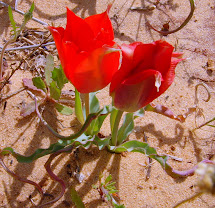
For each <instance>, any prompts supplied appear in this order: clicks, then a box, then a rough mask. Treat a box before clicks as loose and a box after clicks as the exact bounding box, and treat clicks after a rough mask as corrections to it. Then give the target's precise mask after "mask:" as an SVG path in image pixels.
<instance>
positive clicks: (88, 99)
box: [84, 93, 90, 118]
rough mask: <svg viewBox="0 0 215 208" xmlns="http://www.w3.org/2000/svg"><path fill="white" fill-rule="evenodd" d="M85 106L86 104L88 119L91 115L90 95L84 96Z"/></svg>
mask: <svg viewBox="0 0 215 208" xmlns="http://www.w3.org/2000/svg"><path fill="white" fill-rule="evenodd" d="M84 104H85V111H86V118H87V117H88V115H89V114H90V97H89V93H85V94H84Z"/></svg>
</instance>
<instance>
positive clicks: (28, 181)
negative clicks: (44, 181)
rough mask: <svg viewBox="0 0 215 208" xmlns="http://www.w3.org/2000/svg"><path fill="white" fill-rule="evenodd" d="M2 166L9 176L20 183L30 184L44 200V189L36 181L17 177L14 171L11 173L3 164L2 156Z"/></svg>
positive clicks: (0, 160) (0, 158)
mask: <svg viewBox="0 0 215 208" xmlns="http://www.w3.org/2000/svg"><path fill="white" fill-rule="evenodd" d="M0 164H1V166H2V167H3V168H4V170H5V171H6V172H7V173H8V174H9V175H11V176H12V177H13V178H15V179H16V180H19V181H21V182H24V183H28V184H31V185H33V186H34V187H35V188H36V189H37V190H38V191H39V193H40V195H41V197H42V198H43V196H44V193H43V190H42V188H41V187H40V186H39V184H37V183H35V182H34V181H31V180H28V179H24V178H22V177H20V176H18V175H17V174H16V173H14V172H13V171H11V170H10V169H9V168H8V167H7V166H6V165H5V163H4V162H3V159H2V156H0Z"/></svg>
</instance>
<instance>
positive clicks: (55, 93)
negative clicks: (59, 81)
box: [49, 81, 61, 100]
mask: <svg viewBox="0 0 215 208" xmlns="http://www.w3.org/2000/svg"><path fill="white" fill-rule="evenodd" d="M49 89H50V96H51V97H52V98H54V99H55V100H59V99H60V95H61V90H60V89H59V88H58V87H57V85H56V82H55V81H52V82H51V83H50V86H49Z"/></svg>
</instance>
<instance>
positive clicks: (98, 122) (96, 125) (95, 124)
mask: <svg viewBox="0 0 215 208" xmlns="http://www.w3.org/2000/svg"><path fill="white" fill-rule="evenodd" d="M109 114H110V110H109V106H105V107H104V108H103V110H102V111H101V113H100V116H99V117H98V118H97V119H95V120H94V121H92V123H91V125H90V127H89V129H88V131H90V135H96V134H98V133H99V131H100V129H101V127H102V124H103V122H104V120H105V118H106V117H107V116H108V115H109Z"/></svg>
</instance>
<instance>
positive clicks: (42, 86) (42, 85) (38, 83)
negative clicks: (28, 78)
mask: <svg viewBox="0 0 215 208" xmlns="http://www.w3.org/2000/svg"><path fill="white" fill-rule="evenodd" d="M32 82H33V84H34V86H35V87H37V88H38V89H41V90H43V91H44V92H45V93H46V92H47V90H46V85H45V83H44V81H43V80H42V79H41V77H34V78H32Z"/></svg>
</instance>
